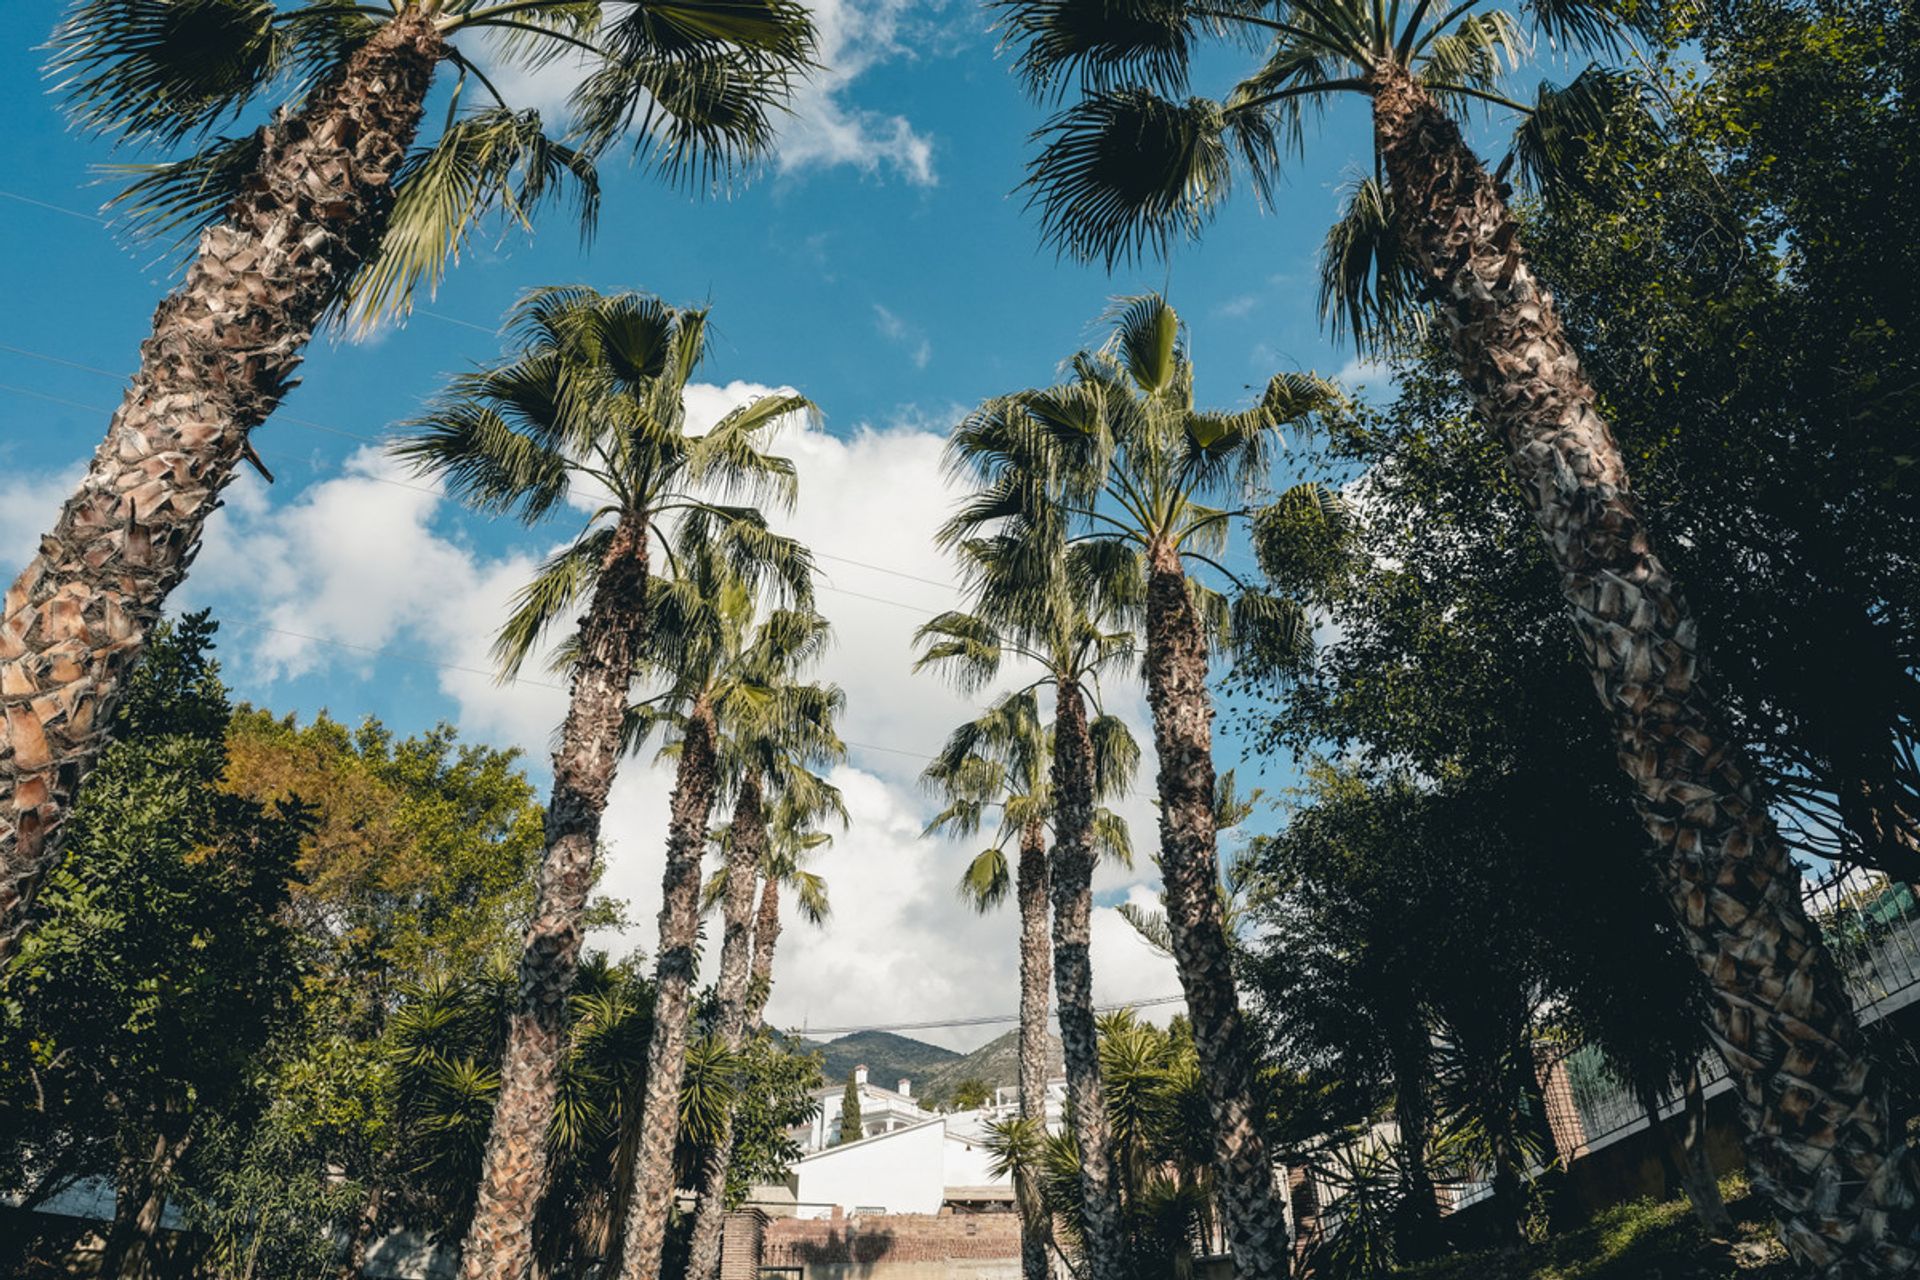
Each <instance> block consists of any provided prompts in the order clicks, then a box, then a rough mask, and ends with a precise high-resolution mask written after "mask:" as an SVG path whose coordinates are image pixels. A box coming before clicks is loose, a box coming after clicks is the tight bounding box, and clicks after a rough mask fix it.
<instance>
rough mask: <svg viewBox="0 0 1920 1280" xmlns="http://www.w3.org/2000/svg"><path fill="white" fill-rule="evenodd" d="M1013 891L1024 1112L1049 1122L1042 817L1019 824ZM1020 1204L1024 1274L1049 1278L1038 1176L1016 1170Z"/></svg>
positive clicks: (1049, 972) (1049, 960) (1027, 1279)
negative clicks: (1016, 910) (1017, 928)
mask: <svg viewBox="0 0 1920 1280" xmlns="http://www.w3.org/2000/svg"><path fill="white" fill-rule="evenodd" d="M1019 856H1020V861H1019V865H1018V866H1017V867H1016V868H1015V871H1014V876H1015V879H1014V895H1015V898H1016V901H1017V904H1018V906H1019V908H1020V1118H1021V1119H1023V1120H1028V1121H1031V1122H1032V1123H1033V1124H1034V1125H1036V1126H1039V1127H1040V1128H1044V1127H1045V1126H1046V1123H1047V986H1048V985H1049V984H1050V983H1051V982H1052V981H1053V952H1052V949H1051V948H1050V947H1049V946H1048V944H1047V880H1048V876H1047V831H1046V828H1045V827H1044V826H1042V825H1041V824H1040V823H1039V822H1038V821H1034V822H1029V823H1027V824H1026V825H1025V826H1024V827H1022V828H1021V830H1020V855H1019ZM1013 1189H1014V1197H1015V1199H1016V1200H1018V1201H1019V1207H1020V1274H1021V1276H1022V1277H1023V1280H1047V1275H1048V1266H1047V1242H1048V1237H1049V1235H1050V1232H1049V1230H1048V1228H1049V1226H1050V1223H1049V1222H1048V1220H1047V1208H1046V1204H1045V1202H1044V1201H1043V1200H1042V1198H1041V1190H1040V1182H1039V1179H1038V1178H1033V1177H1029V1176H1027V1175H1026V1174H1025V1173H1024V1172H1022V1173H1016V1174H1015V1175H1014V1184H1013Z"/></svg>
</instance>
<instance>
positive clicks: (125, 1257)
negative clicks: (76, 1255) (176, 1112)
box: [97, 1130, 187, 1280]
mask: <svg viewBox="0 0 1920 1280" xmlns="http://www.w3.org/2000/svg"><path fill="white" fill-rule="evenodd" d="M186 1149H187V1143H186V1140H185V1139H184V1138H180V1139H175V1138H173V1137H170V1136H169V1135H168V1134H167V1133H166V1132H165V1131H164V1130H163V1131H161V1132H158V1133H155V1134H153V1135H151V1137H150V1138H148V1139H147V1140H146V1141H145V1143H144V1145H143V1146H141V1147H139V1148H136V1149H135V1150H131V1151H129V1152H127V1154H126V1155H125V1156H124V1157H123V1158H122V1159H121V1161H120V1173H119V1176H118V1177H117V1178H116V1179H115V1183H114V1195H113V1224H112V1225H111V1226H110V1227H108V1228H107V1240H106V1245H105V1247H103V1248H102V1249H101V1251H100V1270H99V1272H98V1273H97V1274H98V1275H99V1276H100V1277H101V1280H147V1277H149V1276H151V1275H152V1274H153V1272H154V1266H155V1264H156V1262H157V1261H158V1259H156V1258H155V1257H154V1246H155V1244H156V1243H158V1239H159V1235H160V1222H161V1218H162V1217H163V1216H164V1215H165V1213H166V1209H167V1184H168V1183H169V1182H170V1181H171V1180H172V1177H173V1170H174V1166H175V1165H176V1164H178V1163H179V1161H180V1156H181V1154H182V1153H183V1152H184V1151H185V1150H186Z"/></svg>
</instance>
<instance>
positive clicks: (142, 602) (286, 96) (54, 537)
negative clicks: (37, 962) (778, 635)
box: [0, 0, 814, 1252]
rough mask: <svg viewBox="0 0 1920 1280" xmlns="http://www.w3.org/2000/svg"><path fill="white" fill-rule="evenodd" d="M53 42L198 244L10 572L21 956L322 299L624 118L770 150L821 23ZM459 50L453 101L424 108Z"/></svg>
mask: <svg viewBox="0 0 1920 1280" xmlns="http://www.w3.org/2000/svg"><path fill="white" fill-rule="evenodd" d="M476 39H479V40H491V41H492V48H491V49H490V50H489V52H488V54H487V56H486V59H485V61H486V63H487V65H488V67H490V68H491V69H493V70H494V71H500V70H513V69H518V70H521V71H526V70H531V69H533V68H538V67H541V66H545V65H548V64H550V63H552V62H553V61H554V60H555V59H556V58H566V59H570V60H579V61H580V62H581V63H582V66H583V75H582V77H581V79H580V81H579V84H578V86H577V88H576V89H575V91H574V92H573V95H572V98H571V101H570V103H569V109H570V114H571V116H572V117H573V118H574V121H575V127H574V132H573V134H572V135H571V136H570V138H569V139H567V140H561V139H559V138H556V137H554V136H552V135H551V134H550V133H549V132H548V131H547V128H546V125H545V123H544V122H543V121H542V120H541V118H540V114H539V112H538V111H536V110H534V109H532V108H531V107H526V106H518V107H517V106H515V105H514V104H513V103H511V102H509V101H507V100H506V99H505V98H503V97H502V96H501V93H500V91H499V88H498V82H497V81H496V79H495V78H494V77H492V76H489V75H488V74H487V73H486V71H483V70H482V68H481V66H480V65H479V63H478V62H477V61H476V60H475V52H474V51H475V45H474V43H473V41H474V40H476ZM50 48H51V53H50V56H49V64H48V70H49V73H50V75H51V76H52V78H53V81H54V83H55V84H56V85H57V86H58V91H59V93H60V94H61V96H62V97H63V98H64V99H65V101H66V104H67V108H68V112H69V115H70V117H71V119H72V120H73V122H74V124H75V126H76V127H77V128H79V129H82V130H84V131H85V132H88V133H91V134H96V135H100V136H102V137H105V138H107V139H110V140H112V141H113V142H115V143H119V144H125V145H129V146H135V147H150V148H153V149H155V150H158V151H160V152H163V153H175V154H178V153H179V152H181V151H185V152H187V153H188V154H186V155H185V156H184V157H183V158H179V159H174V160H169V161H166V162H163V163H160V164H155V165H145V166H139V167H137V168H136V169H135V170H134V172H135V175H136V176H135V178H134V181H133V182H132V184H131V185H130V186H129V188H128V189H127V190H126V192H125V193H124V194H123V195H122V197H121V203H122V205H123V207H124V209H125V211H126V213H127V215H128V217H129V218H130V220H131V221H132V223H133V225H134V226H135V227H136V228H137V229H140V230H145V231H151V232H156V233H161V234H168V233H173V234H178V235H179V236H180V237H181V238H182V239H183V240H189V241H193V242H194V243H195V245H196V248H195V250H194V252H193V254H192V257H191V260H190V262H189V263H188V266H187V270H186V274H185V278H184V279H183V280H182V282H181V284H180V285H179V287H178V288H176V289H175V290H174V291H173V292H172V293H171V294H169V295H168V297H167V298H166V299H165V300H164V301H163V302H161V304H160V306H159V307H158V309H157V310H156V311H155V312H154V317H153V329H152V334H151V336H150V337H149V338H148V339H147V341H146V342H145V343H144V344H143V345H142V347H141V353H140V362H139V367H138V368H137V369H136V370H135V372H134V375H133V379H132V384H131V385H130V386H129V387H128V389H127V393H126V395H125V397H124V398H123V400H122V402H121V407H120V410H119V412H117V413H116V414H115V415H114V418H113V421H112V423H111V424H110V425H109V427H108V430H107V435H106V440H105V442H104V443H103V444H102V446H101V447H100V448H99V449H97V450H96V451H95V452H94V456H93V460H92V462H91V464H90V466H89V470H88V474H87V478H86V480H85V481H84V482H83V483H82V484H81V485H80V486H79V488H78V489H77V490H76V491H75V493H74V494H73V496H72V497H70V498H69V499H68V500H67V501H66V503H65V505H64V506H63V507H62V508H61V511H60V514H59V516H58V518H57V520H56V521H55V522H54V524H53V527H52V529H51V530H50V532H49V533H48V534H47V536H46V537H44V538H43V539H42V540H41V542H40V550H39V552H38V553H37V554H36V555H35V557H34V559H33V561H32V562H31V563H30V564H29V565H28V566H27V568H26V569H25V570H24V571H23V572H22V574H21V576H20V577H19V578H18V579H17V580H16V583H15V588H14V590H13V591H11V592H10V593H9V594H8V595H7V598H6V607H5V616H4V619H3V620H0V621H3V622H4V625H5V626H6V627H7V628H8V630H9V634H12V635H14V636H16V637H18V638H19V643H20V645H21V652H20V653H19V654H18V655H15V656H14V657H13V658H11V659H10V660H15V661H20V662H22V663H24V664H25V665H23V666H22V668H21V670H22V673H23V675H22V677H21V679H19V680H16V681H14V682H11V683H9V685H8V686H7V690H6V692H5V693H4V694H0V703H3V704H4V708H5V712H6V714H5V715H4V716H0V814H4V817H3V818H0V963H4V962H5V961H7V960H8V959H10V958H11V957H12V955H13V953H14V951H15V950H16V949H17V948H18V946H19V941H20V932H21V929H22V927H23V924H24V922H25V919H26V913H27V911H28V909H29V908H30V907H31V906H32V903H33V898H34V894H35V893H36V891H37V889H38V886H39V884H40V882H41V880H42V879H43V878H44V877H45V875H46V874H47V872H48V871H49V870H50V869H51V868H52V866H53V863H54V860H55V858H56V856H57V854H58V852H59V841H60V833H61V827H62V823H63V822H64V820H65V818H66V816H67V813H68V811H69V810H70V808H71V806H72V804H73V800H74V794H75V790H76V788H77V787H78V786H79V784H80V782H81V780H82V779H83V778H84V776H85V775H86V773H87V772H88V770H89V769H91V767H92V766H93V764H94V762H95V761H96V760H97V759H98V758H99V755H100V752H101V750H102V749H103V748H104V746H105V745H106V741H107V737H106V735H107V733H108V729H109V726H110V725H111V724H112V722H113V716H114V709H115V707H116V706H117V705H118V703H119V701H120V699H121V698H122V697H123V696H124V694H125V690H126V680H127V677H128V672H129V671H130V670H131V669H132V666H133V664H134V662H135V661H136V660H137V659H138V658H139V656H140V653H141V650H142V649H143V647H144V645H145V642H146V639H147V636H148V633H149V631H150V630H151V628H152V627H153V625H154V624H155V623H156V622H157V621H158V619H159V617H160V613H161V610H162V608H163V607H164V606H165V604H166V601H167V597H168V596H169V594H170V593H171V592H172V591H173V589H174V588H175V587H176V586H177V585H179V583H180V581H181V580H182V578H184V577H185V575H186V571H187V566H188V565H189V564H190V563H191V561H192V559H193V556H194V553H195V551H196V550H197V548H198V546H199V542H200V534H201V530H202V528H203V527H204V525H205V523H206V520H207V517H208V516H209V515H211V514H212V513H213V511H214V509H215V508H216V507H217V506H218V505H219V495H220V491H221V490H222V489H224V488H225V487H226V486H227V484H228V483H229V482H230V481H231V480H232V478H233V473H234V468H235V467H237V466H238V465H239V463H240V460H241V459H242V458H243V457H251V458H252V459H253V460H254V461H255V463H256V464H257V463H258V462H259V459H258V457H257V455H255V454H254V453H253V449H252V445H251V444H250V443H249V436H250V434H251V432H252V430H253V429H254V428H255V427H257V426H259V425H260V424H261V423H262V422H264V421H266V419H267V418H268V417H269V416H270V415H271V414H272V413H273V411H274V410H275V409H276V408H278V407H279V404H280V402H281V400H282V399H283V398H284V397H285V395H286V393H287V391H288V389H289V388H290V387H292V386H293V385H294V384H295V383H296V382H297V381H298V379H297V378H296V376H295V374H296V372H297V370H298V369H299V366H300V362H301V358H302V354H303V352H304V351H305V348H306V345H307V343H308V341H309V340H310V339H311V337H312V335H313V333H314V331H315V329H316V328H318V327H319V326H320V325H322V324H324V323H325V322H326V321H327V320H328V319H329V318H341V317H347V318H350V319H351V320H352V321H354V322H356V323H358V324H359V325H360V326H362V327H363V328H364V327H367V326H371V325H373V324H377V323H379V322H381V321H383V320H387V319H391V318H393V317H396V316H399V315H403V314H404V313H405V312H406V310H407V308H408V306H409V304H410V301H411V299H412V296H413V294H414V292H415V290H416V289H417V288H419V287H420V286H421V285H422V284H424V285H425V286H426V287H428V288H429V289H432V288H433V287H435V286H437V285H438V284H439V281H440V279H441V276H442V275H443V273H444V272H445V270H446V268H447V266H448V264H449V263H451V262H452V261H453V260H455V259H456V258H457V257H458V256H459V253H460V251H461V250H462V249H464V248H465V247H466V246H467V245H468V243H469V241H470V239H471V237H472V236H473V235H474V233H475V232H476V231H477V230H479V228H480V226H481V224H483V223H484V222H487V221H488V220H490V219H492V218H493V217H495V216H499V217H501V218H503V219H510V220H512V221H515V222H519V223H522V224H525V223H528V221H529V219H530V218H531V217H532V216H533V215H534V213H535V212H536V211H537V210H538V209H539V207H540V206H541V205H543V204H547V203H550V202H552V201H554V200H555V199H557V198H559V197H561V196H564V195H566V194H567V193H568V192H569V190H570V191H571V192H572V195H573V198H574V203H575V205H576V207H577V209H578V212H579V215H580V220H581V227H582V230H583V232H590V231H591V229H592V227H593V224H594V221H595V217H596V214H597V212H598V206H599V184H598V179H597V177H596V175H595V163H596V159H597V158H598V157H599V156H601V155H602V154H604V153H605V152H606V151H608V150H609V149H610V148H613V147H615V146H617V145H618V144H619V143H620V142H621V141H622V140H623V139H626V138H632V139H633V140H634V145H635V147H636V149H637V150H638V151H639V152H640V153H642V154H644V155H645V156H646V158H647V159H648V161H649V162H650V164H651V165H652V167H653V168H654V169H655V170H656V171H657V172H658V173H659V174H660V175H661V176H662V177H665V178H667V179H669V180H672V181H676V182H685V183H687V184H689V185H700V186H707V185H712V184H713V183H714V182H715V180H717V179H720V178H723V177H724V176H725V175H727V174H728V173H730V172H732V171H733V170H735V169H736V167H738V166H739V165H741V164H744V163H748V162H751V161H753V160H754V159H756V158H757V157H759V156H761V155H764V154H765V152H766V150H767V148H768V147H769V145H770V143H771V141H772V137H773V124H774V120H775V117H776V115H777V113H778V111H779V110H780V109H781V107H782V106H784V104H785V103H786V101H787V97H788V93H789V91H790V89H791V85H792V80H793V77H794V76H795V75H796V74H797V73H799V72H800V71H802V70H803V69H804V68H805V67H807V66H808V65H809V64H810V61H811V58H812V53H813V48H814V29H813V24H812V20H811V17H810V14H809V11H808V10H807V9H806V7H805V6H804V5H801V4H797V3H792V2H791V0H674V2H673V3H670V4H666V5H662V4H658V3H652V2H651V0H649V2H647V3H641V2H640V0H585V2H584V3H582V2H581V0H498V2H495V3H488V2H486V0H475V2H469V0H459V2H457V3H443V0H394V3H392V4H388V5H379V6H374V5H364V4H351V3H343V2H342V0H298V2H297V3H290V4H281V3H275V2H274V0H74V2H73V3H72V4H70V5H69V6H68V9H67V16H66V19H65V20H64V21H63V22H62V23H61V24H60V25H59V26H58V27H57V28H56V29H55V30H54V33H53V38H52V41H51V44H50ZM443 68H450V69H451V74H452V75H453V77H454V83H453V84H452V85H451V86H450V87H449V89H448V96H447V109H446V111H445V112H444V114H443V115H440V114H439V113H436V114H437V115H439V118H437V119H429V118H428V117H427V103H428V99H429V97H430V95H432V94H433V92H434V90H435V84H436V82H437V81H439V80H440V79H441V78H442V77H441V75H440V73H441V71H442V69H443ZM436 126H437V127H436ZM229 128H232V129H235V132H233V133H231V134H223V133H221V132H220V131H221V130H225V129H229ZM262 469H263V470H264V468H262ZM532 1181H533V1182H534V1183H536V1184H537V1181H538V1179H537V1178H535V1179H533V1180H532ZM476 1252H477V1251H476Z"/></svg>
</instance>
